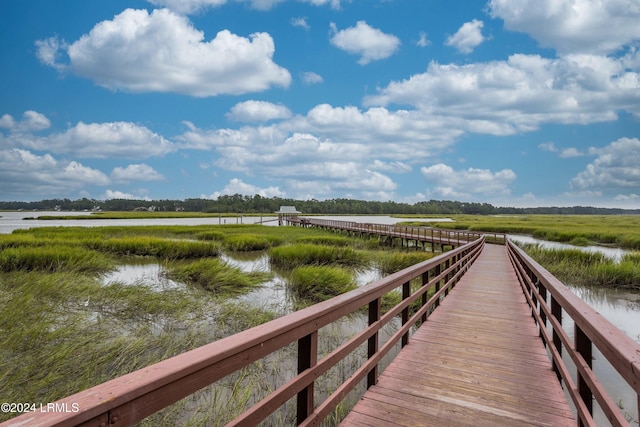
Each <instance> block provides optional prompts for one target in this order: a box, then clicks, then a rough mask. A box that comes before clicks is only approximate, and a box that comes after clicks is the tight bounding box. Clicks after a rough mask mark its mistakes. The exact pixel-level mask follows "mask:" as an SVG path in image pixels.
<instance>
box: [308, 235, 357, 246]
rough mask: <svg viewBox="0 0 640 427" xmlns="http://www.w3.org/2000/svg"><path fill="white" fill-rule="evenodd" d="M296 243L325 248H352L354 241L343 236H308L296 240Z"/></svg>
mask: <svg viewBox="0 0 640 427" xmlns="http://www.w3.org/2000/svg"><path fill="white" fill-rule="evenodd" d="M297 243H309V244H313V245H325V246H352V245H353V244H354V239H350V238H348V237H344V236H309V237H301V238H299V239H297Z"/></svg>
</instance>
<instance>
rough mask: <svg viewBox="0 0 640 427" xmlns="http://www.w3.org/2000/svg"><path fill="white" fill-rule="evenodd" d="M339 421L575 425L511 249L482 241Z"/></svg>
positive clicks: (364, 423) (495, 426)
mask: <svg viewBox="0 0 640 427" xmlns="http://www.w3.org/2000/svg"><path fill="white" fill-rule="evenodd" d="M341 425H342V426H358V427H360V426H394V425H398V426H492V427H499V426H554V427H555V426H575V425H576V421H575V419H574V416H573V413H572V411H571V409H570V408H569V405H568V403H567V399H566V397H565V394H564V392H563V391H562V388H561V386H560V383H559V382H558V380H557V379H556V376H555V373H554V372H553V371H552V369H551V362H550V361H549V358H548V356H547V353H546V350H545V348H544V346H543V344H542V341H541V339H540V338H539V337H538V331H537V328H536V326H535V323H534V321H533V318H532V317H531V309H530V308H529V306H528V305H527V303H526V300H525V297H524V295H523V293H522V290H521V288H520V286H519V285H518V280H517V278H516V275H515V272H514V270H513V268H512V266H511V263H510V261H509V259H508V256H507V249H506V248H505V247H504V246H496V245H485V248H484V250H483V251H482V254H481V255H480V257H479V258H478V260H476V262H475V263H474V265H473V266H472V268H471V269H470V270H469V271H468V272H467V273H466V274H465V275H464V276H463V278H462V279H461V281H460V282H459V283H458V284H457V285H456V287H455V288H454V289H453V290H452V291H451V293H450V294H449V296H448V297H446V298H445V299H444V301H443V302H442V303H441V305H440V307H439V308H437V309H436V310H435V312H434V313H433V314H431V315H430V316H429V319H428V320H427V322H426V323H425V324H424V325H422V326H421V327H420V328H419V329H418V330H417V331H416V332H415V334H414V335H413V336H412V337H411V339H410V341H409V344H408V345H406V346H405V347H404V348H403V349H402V351H401V352H400V354H399V355H398V356H397V357H396V358H395V359H394V360H393V362H391V364H390V365H389V366H388V367H387V368H386V369H385V370H384V372H383V373H382V374H381V375H380V378H379V381H378V383H377V384H376V385H375V386H372V387H371V388H369V390H367V392H366V393H365V395H364V396H363V397H362V399H361V400H360V401H359V402H358V403H357V404H356V406H355V407H354V408H353V410H352V411H351V412H350V413H349V415H348V416H347V417H346V418H345V419H344V421H343V422H342V424H341Z"/></svg>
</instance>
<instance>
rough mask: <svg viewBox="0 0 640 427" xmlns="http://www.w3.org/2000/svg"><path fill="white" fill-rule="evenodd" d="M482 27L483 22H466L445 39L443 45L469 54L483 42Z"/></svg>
mask: <svg viewBox="0 0 640 427" xmlns="http://www.w3.org/2000/svg"><path fill="white" fill-rule="evenodd" d="M482 27H484V22H482V21H479V20H477V19H474V20H473V21H471V22H466V23H464V24H463V25H462V27H460V29H459V30H458V31H457V32H456V33H455V34H454V35H452V36H451V37H449V38H447V40H446V41H445V45H447V46H452V47H455V48H456V49H458V50H459V51H460V52H462V53H471V52H473V49H475V48H476V47H478V46H479V45H480V44H482V42H483V41H484V40H485V38H484V36H483V35H482Z"/></svg>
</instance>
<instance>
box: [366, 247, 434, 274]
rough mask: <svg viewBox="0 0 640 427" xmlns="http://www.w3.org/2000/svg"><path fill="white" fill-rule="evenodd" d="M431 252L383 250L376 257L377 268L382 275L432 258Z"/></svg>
mask: <svg viewBox="0 0 640 427" xmlns="http://www.w3.org/2000/svg"><path fill="white" fill-rule="evenodd" d="M433 256H434V254H433V253H432V252H424V251H412V252H397V251H391V252H383V253H382V254H381V255H380V256H379V257H378V261H377V264H378V268H379V269H380V271H381V273H382V274H383V275H388V274H392V273H395V272H396V271H400V270H404V269H405V268H407V267H411V266H412V265H414V264H418V263H419V262H422V261H426V260H428V259H431V258H433Z"/></svg>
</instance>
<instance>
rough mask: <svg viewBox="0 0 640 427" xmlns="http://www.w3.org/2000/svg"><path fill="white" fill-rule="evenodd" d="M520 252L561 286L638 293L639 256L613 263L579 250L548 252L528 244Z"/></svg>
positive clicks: (605, 258) (597, 255) (554, 250)
mask: <svg viewBox="0 0 640 427" xmlns="http://www.w3.org/2000/svg"><path fill="white" fill-rule="evenodd" d="M522 248H523V249H524V250H525V251H526V252H527V253H528V254H529V255H530V256H531V257H532V258H533V259H535V260H536V261H537V262H538V263H540V264H541V265H543V266H544V267H545V268H546V269H547V270H549V272H550V273H551V274H553V275H554V276H555V277H557V278H558V279H559V280H560V281H562V282H564V283H569V284H572V285H577V286H599V287H611V288H624V289H635V290H640V263H639V262H638V260H640V256H639V255H637V253H635V252H634V253H631V254H628V255H625V256H624V257H623V258H622V260H621V261H620V262H615V261H613V260H612V259H610V258H608V257H606V256H605V255H603V254H600V253H594V252H584V251H581V250H579V249H568V250H567V249H551V248H543V247H541V246H540V245H530V244H526V245H522Z"/></svg>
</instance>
